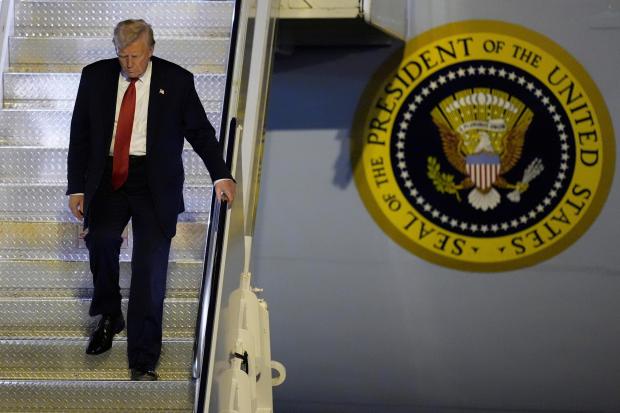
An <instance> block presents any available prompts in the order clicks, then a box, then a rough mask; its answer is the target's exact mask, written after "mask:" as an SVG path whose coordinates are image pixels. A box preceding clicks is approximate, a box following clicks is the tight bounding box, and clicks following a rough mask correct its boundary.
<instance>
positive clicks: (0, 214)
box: [0, 183, 212, 222]
mask: <svg viewBox="0 0 620 413" xmlns="http://www.w3.org/2000/svg"><path fill="white" fill-rule="evenodd" d="M211 189H212V187H211V185H185V187H184V188H183V198H184V200H185V211H186V212H185V213H183V214H181V215H179V221H181V222H205V219H206V216H207V214H208V213H209V211H210V209H211ZM66 190H67V186H66V185H65V184H63V185H40V184H3V183H0V221H1V220H5V221H60V222H66V221H68V220H73V219H74V218H72V215H71V213H70V212H69V211H68V208H67V196H66V195H65V192H66Z"/></svg>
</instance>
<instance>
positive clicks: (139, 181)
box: [67, 20, 235, 380]
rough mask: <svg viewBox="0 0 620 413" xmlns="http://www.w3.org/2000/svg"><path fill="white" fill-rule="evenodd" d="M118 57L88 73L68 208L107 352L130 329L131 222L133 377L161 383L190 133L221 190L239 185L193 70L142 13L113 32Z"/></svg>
mask: <svg viewBox="0 0 620 413" xmlns="http://www.w3.org/2000/svg"><path fill="white" fill-rule="evenodd" d="M113 41H114V45H115V47H116V52H117V56H118V59H108V60H101V61H98V62H95V63H93V64H91V65H88V66H86V67H85V68H84V69H83V71H82V76H81V79H80V86H79V89H78V94H77V98H76V101H75V107H74V110H73V118H72V120H71V136H70V143H69V155H68V161H67V164H68V174H67V180H68V189H67V195H70V197H69V208H70V209H71V211H72V212H73V214H74V215H75V216H76V217H78V219H84V229H85V233H86V235H85V241H86V245H87V247H88V251H89V256H90V268H91V271H92V273H93V284H94V293H93V299H92V303H91V307H90V311H89V312H90V315H91V316H96V315H101V319H100V321H99V324H98V326H97V328H96V330H95V331H94V333H93V334H92V336H91V338H90V341H89V344H88V347H87V349H86V352H87V354H101V353H103V352H105V351H107V350H108V349H110V347H111V345H112V339H113V337H114V335H115V334H117V333H119V332H120V331H122V330H123V328H124V327H125V321H124V319H123V314H122V312H121V294H120V289H119V284H118V279H119V254H120V246H121V243H122V238H121V234H122V232H123V230H124V228H125V226H126V225H127V223H128V221H129V219H130V218H131V219H132V227H133V237H134V238H133V252H132V262H131V271H132V280H131V288H130V293H129V306H128V309H127V356H128V361H129V368H130V369H131V378H132V379H133V380H156V379H157V374H156V373H155V367H156V364H157V361H158V360H159V355H160V351H161V338H162V314H163V301H164V294H165V287H166V273H167V266H168V256H169V252H170V242H171V239H172V237H173V236H174V235H175V232H176V222H177V215H178V214H179V213H180V212H182V211H183V210H184V204H183V194H182V190H183V180H184V174H183V163H182V151H183V143H184V138H185V139H187V140H188V142H189V143H190V144H191V146H192V147H193V149H194V150H195V151H196V153H198V155H199V156H200V157H201V158H202V160H203V161H204V163H205V165H206V166H207V168H208V170H209V173H210V175H211V178H212V179H213V181H214V190H215V193H216V196H217V197H218V198H219V199H220V200H221V199H223V198H224V199H227V200H228V201H229V202H232V201H233V199H234V194H235V183H234V180H232V176H231V175H230V172H229V171H228V169H227V168H226V166H225V164H224V161H223V159H222V152H221V150H220V148H219V145H218V142H217V140H216V138H215V130H214V129H213V127H212V126H211V124H210V123H209V121H208V120H207V117H206V114H205V111H204V109H203V107H202V104H201V103H200V100H199V98H198V95H197V93H196V89H195V87H194V78H193V75H192V74H191V73H190V72H188V71H187V70H185V69H183V68H181V67H180V66H177V65H175V64H174V63H171V62H168V61H165V60H162V59H159V58H157V57H154V56H153V50H154V45H155V40H154V38H153V31H152V29H151V26H150V25H148V24H147V23H146V22H144V21H143V20H126V21H123V22H121V23H119V24H118V25H117V27H116V28H115V30H114V40H113Z"/></svg>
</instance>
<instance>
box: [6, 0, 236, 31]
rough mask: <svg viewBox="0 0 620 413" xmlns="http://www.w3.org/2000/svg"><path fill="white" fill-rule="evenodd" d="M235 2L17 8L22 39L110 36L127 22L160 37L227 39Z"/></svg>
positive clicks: (28, 4)
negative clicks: (138, 22) (142, 23)
mask: <svg viewBox="0 0 620 413" xmlns="http://www.w3.org/2000/svg"><path fill="white" fill-rule="evenodd" d="M233 7H234V2H233V1H217V2H213V1H211V2H205V1H178V2H175V4H173V5H171V4H170V2H169V1H131V2H129V1H84V0H82V1H28V0H21V1H17V2H16V4H15V33H16V35H18V36H76V37H85V36H90V37H92V36H110V38H111V37H112V30H113V28H114V26H115V25H116V24H117V23H118V22H120V21H122V20H125V19H129V18H135V16H136V10H139V11H140V13H139V14H140V17H141V18H144V19H145V20H146V21H148V22H149V23H150V24H151V25H152V26H153V30H154V32H155V39H156V40H157V37H158V36H170V35H173V36H186V37H191V36H213V35H215V36H225V35H228V34H229V32H230V30H231V24H232V13H233Z"/></svg>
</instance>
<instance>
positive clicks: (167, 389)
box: [0, 380, 194, 413]
mask: <svg viewBox="0 0 620 413" xmlns="http://www.w3.org/2000/svg"><path fill="white" fill-rule="evenodd" d="M193 400H194V383H193V382H192V381H189V380H183V381H156V382H134V381H56V380H53V381H52V380H50V381H47V380H42V381H34V380H25V381H15V380H14V381H8V380H3V381H0V411H3V412H29V413H51V412H63V413H66V412H191V411H192V405H193Z"/></svg>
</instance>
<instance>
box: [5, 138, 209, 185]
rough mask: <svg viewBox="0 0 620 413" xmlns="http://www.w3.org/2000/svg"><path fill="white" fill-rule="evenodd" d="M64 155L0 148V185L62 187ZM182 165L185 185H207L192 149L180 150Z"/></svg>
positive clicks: (54, 151) (61, 152)
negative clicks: (54, 185) (50, 185)
mask: <svg viewBox="0 0 620 413" xmlns="http://www.w3.org/2000/svg"><path fill="white" fill-rule="evenodd" d="M67 152H68V149H64V148H37V147H1V146H0V182H2V183H5V184H8V183H14V184H56V185H63V184H65V183H66V182H67ZM183 165H184V169H185V183H186V184H187V185H208V184H210V183H211V179H210V177H209V173H208V171H207V168H206V167H205V165H204V163H203V162H202V159H200V157H199V156H198V155H197V154H196V153H195V152H194V151H193V150H191V149H187V150H185V151H183Z"/></svg>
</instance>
